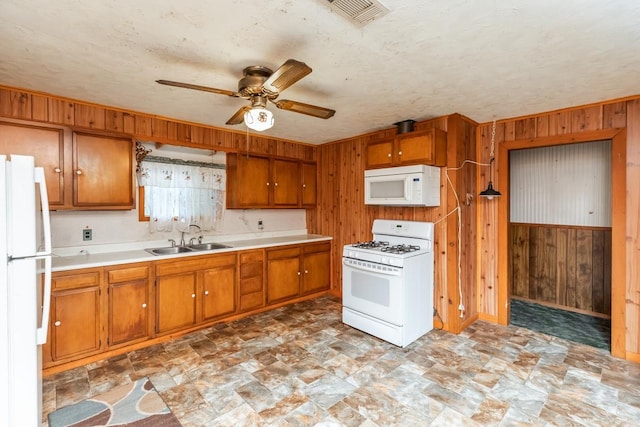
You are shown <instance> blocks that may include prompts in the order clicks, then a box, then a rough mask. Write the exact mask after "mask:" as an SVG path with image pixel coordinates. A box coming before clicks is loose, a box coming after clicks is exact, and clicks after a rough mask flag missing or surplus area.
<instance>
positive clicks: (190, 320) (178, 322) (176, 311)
mask: <svg viewBox="0 0 640 427" xmlns="http://www.w3.org/2000/svg"><path fill="white" fill-rule="evenodd" d="M156 299H157V303H156V307H157V312H156V317H157V320H156V328H157V331H158V332H159V333H162V332H166V331H171V330H174V329H179V328H185V327H188V326H191V325H194V324H195V323H196V273H195V272H192V273H182V274H175V275H170V276H164V277H158V278H157V279H156Z"/></svg>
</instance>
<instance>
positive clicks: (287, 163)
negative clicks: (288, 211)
mask: <svg viewBox="0 0 640 427" xmlns="http://www.w3.org/2000/svg"><path fill="white" fill-rule="evenodd" d="M272 172H273V174H272V176H273V205H274V206H290V207H295V206H298V194H299V184H300V169H299V163H298V162H297V161H291V160H280V159H276V160H274V161H273V170H272Z"/></svg>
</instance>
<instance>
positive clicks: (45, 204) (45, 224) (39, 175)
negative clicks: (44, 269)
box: [34, 167, 51, 338]
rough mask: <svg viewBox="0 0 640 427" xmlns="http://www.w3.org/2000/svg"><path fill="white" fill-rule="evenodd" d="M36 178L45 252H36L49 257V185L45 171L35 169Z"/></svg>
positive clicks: (39, 168) (38, 168)
mask: <svg viewBox="0 0 640 427" xmlns="http://www.w3.org/2000/svg"><path fill="white" fill-rule="evenodd" d="M34 177H35V182H37V183H38V184H40V185H39V186H38V190H39V191H40V204H41V208H42V232H43V234H44V251H41V252H36V255H49V254H50V253H51V220H50V217H49V196H48V195H47V183H46V181H45V178H44V169H42V168H41V167H37V168H35V170H34ZM49 262H50V261H49ZM49 276H51V269H49ZM49 286H51V283H49ZM45 338H46V335H45Z"/></svg>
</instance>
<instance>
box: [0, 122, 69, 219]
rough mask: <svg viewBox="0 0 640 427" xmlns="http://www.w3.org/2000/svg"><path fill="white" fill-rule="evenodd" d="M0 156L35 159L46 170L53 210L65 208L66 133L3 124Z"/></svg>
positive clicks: (42, 128)
mask: <svg viewBox="0 0 640 427" xmlns="http://www.w3.org/2000/svg"><path fill="white" fill-rule="evenodd" d="M0 154H7V155H8V154H21V155H25V156H33V157H34V158H35V163H36V166H41V167H42V168H43V169H44V175H45V178H46V180H47V195H48V196H49V205H51V208H52V209H55V207H56V206H58V205H62V204H64V179H63V171H64V130H63V129H60V128H48V127H39V126H27V125H22V124H17V123H8V122H0Z"/></svg>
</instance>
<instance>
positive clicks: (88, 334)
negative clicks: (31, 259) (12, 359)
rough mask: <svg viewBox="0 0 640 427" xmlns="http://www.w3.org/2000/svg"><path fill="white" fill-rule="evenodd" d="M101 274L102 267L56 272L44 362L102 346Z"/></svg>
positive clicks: (74, 356)
mask: <svg viewBox="0 0 640 427" xmlns="http://www.w3.org/2000/svg"><path fill="white" fill-rule="evenodd" d="M101 278H102V270H101V269H86V270H77V271H73V272H62V273H53V275H52V291H51V311H50V316H49V317H50V324H49V337H48V339H47V344H46V345H45V346H44V350H43V364H44V366H47V365H50V364H56V363H61V362H65V361H68V360H73V359H78V358H81V357H86V356H89V355H92V354H96V353H98V352H100V351H101V350H102V339H101V330H102V329H101V325H102V322H101V319H102V310H101V307H102V299H101V294H102V291H101V287H102V280H101Z"/></svg>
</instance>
